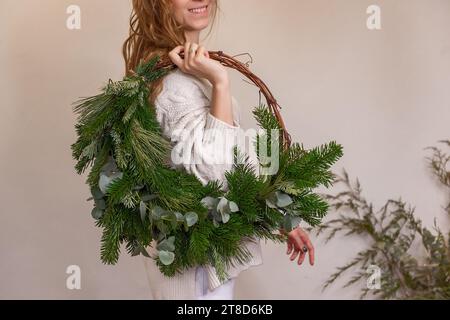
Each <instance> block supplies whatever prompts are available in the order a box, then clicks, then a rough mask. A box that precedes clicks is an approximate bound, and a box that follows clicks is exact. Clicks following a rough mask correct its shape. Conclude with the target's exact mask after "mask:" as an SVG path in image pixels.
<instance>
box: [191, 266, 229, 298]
mask: <svg viewBox="0 0 450 320" xmlns="http://www.w3.org/2000/svg"><path fill="white" fill-rule="evenodd" d="M234 284H235V278H231V279H229V280H227V281H226V282H225V283H223V284H222V285H221V286H219V287H217V288H215V289H214V290H212V291H211V290H209V287H208V275H207V273H206V270H205V269H204V268H203V267H201V266H200V267H197V269H196V270H195V291H196V296H197V300H233V295H234Z"/></svg>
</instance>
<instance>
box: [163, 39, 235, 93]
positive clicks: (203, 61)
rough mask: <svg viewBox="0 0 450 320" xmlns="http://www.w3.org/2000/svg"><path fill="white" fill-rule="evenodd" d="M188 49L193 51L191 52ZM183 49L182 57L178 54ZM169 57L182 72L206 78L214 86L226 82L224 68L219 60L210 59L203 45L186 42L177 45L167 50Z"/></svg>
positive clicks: (226, 74) (226, 77)
mask: <svg viewBox="0 0 450 320" xmlns="http://www.w3.org/2000/svg"><path fill="white" fill-rule="evenodd" d="M190 50H193V51H194V52H193V53H192V52H190ZM183 51H184V59H182V58H181V57H180V55H179V54H180V53H181V52H183ZM169 58H170V60H172V62H173V63H174V64H176V65H177V66H178V68H180V69H181V71H183V72H184V73H188V74H192V75H194V76H196V77H198V78H206V79H208V80H209V81H210V82H211V84H212V85H214V86H216V85H220V84H222V83H227V82H228V72H227V70H226V68H225V67H224V66H223V65H222V64H221V63H220V62H218V61H216V60H213V59H211V58H210V57H209V53H208V51H207V50H206V48H205V47H204V46H201V45H200V46H199V45H198V44H196V43H191V42H186V43H185V45H184V46H178V47H176V48H175V49H173V50H172V51H171V52H169Z"/></svg>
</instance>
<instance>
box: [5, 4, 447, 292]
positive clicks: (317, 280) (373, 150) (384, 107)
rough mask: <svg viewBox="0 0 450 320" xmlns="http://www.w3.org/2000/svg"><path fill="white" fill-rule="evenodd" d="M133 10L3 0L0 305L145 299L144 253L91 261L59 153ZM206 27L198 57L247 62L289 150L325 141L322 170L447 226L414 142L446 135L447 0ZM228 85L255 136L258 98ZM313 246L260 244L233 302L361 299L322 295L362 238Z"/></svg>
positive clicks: (268, 12) (74, 178)
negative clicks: (73, 271) (79, 104)
mask: <svg viewBox="0 0 450 320" xmlns="http://www.w3.org/2000/svg"><path fill="white" fill-rule="evenodd" d="M71 4H76V5H79V6H80V7H81V10H82V29H81V30H76V31H71V30H68V29H67V28H66V19H67V14H66V8H67V7H68V6H69V5H71ZM372 4H376V5H379V6H380V7H381V10H382V11H381V13H382V29H381V30H378V31H371V30H368V28H367V27H366V19H367V17H368V15H367V13H366V9H367V7H368V6H369V5H372ZM130 8H131V7H130V2H129V1H126V0H89V1H88V0H77V1H75V0H74V1H66V0H39V1H35V0H0V55H1V56H0V63H1V65H0V70H1V73H0V92H1V94H0V97H1V103H0V108H1V116H0V133H1V134H0V152H1V157H0V197H1V215H0V298H4V299H12V298H19V299H22V298H31V299H48V298H56V299H80V298H88V299H118V298H124V299H150V298H151V296H150V292H149V288H148V283H147V281H146V275H145V272H144V267H143V263H142V261H141V258H134V259H133V258H130V257H128V256H127V255H126V254H123V255H122V256H121V259H120V262H119V264H118V265H117V266H114V267H112V266H104V265H102V264H101V262H100V261H99V241H100V236H101V233H100V230H99V229H97V228H96V227H95V226H94V221H93V220H92V218H91V217H90V210H91V203H90V202H87V201H85V200H86V199H87V198H88V197H89V191H88V188H87V186H86V185H85V176H78V175H76V173H75V171H74V169H73V165H74V161H73V160H72V158H71V151H70V144H71V143H73V142H74V141H75V137H76V136H75V131H74V124H75V115H74V114H73V113H72V109H71V103H72V102H74V101H75V100H76V99H77V98H79V97H81V96H90V95H93V94H96V93H97V92H98V89H99V88H100V87H101V86H102V85H103V84H104V83H105V82H106V80H107V79H109V78H112V79H116V80H118V79H120V78H121V77H122V75H123V60H122V56H121V45H122V43H123V41H124V39H125V37H126V35H127V33H128V18H129V14H130ZM215 30H216V31H215V32H214V33H213V35H212V37H210V39H209V40H208V41H207V42H206V45H207V47H208V49H210V50H224V51H225V52H227V53H229V54H232V55H235V54H240V53H246V52H248V53H251V55H252V57H253V60H254V61H253V64H251V67H250V68H251V70H252V71H253V72H255V73H256V74H257V75H259V76H260V77H261V78H262V79H263V80H264V81H265V82H266V83H267V85H268V86H269V87H270V89H271V90H272V92H273V93H274V95H275V96H276V98H277V99H278V101H279V103H280V105H281V106H283V110H282V112H283V116H284V118H285V120H286V125H287V128H288V129H289V131H290V133H291V134H292V137H293V140H294V141H298V142H303V143H304V145H305V147H308V148H309V147H313V146H316V145H320V144H322V143H326V142H329V141H331V140H336V141H337V142H339V143H341V144H342V145H343V146H344V152H345V155H344V157H343V158H342V160H341V161H339V163H338V164H337V165H336V166H334V167H333V171H334V172H336V173H341V169H342V168H345V169H346V170H347V171H348V172H349V174H350V176H351V177H352V178H353V179H354V178H356V177H358V178H359V179H360V181H361V184H362V187H363V194H364V196H365V197H366V198H367V199H368V200H369V201H372V202H373V203H374V205H375V208H379V207H380V206H381V205H383V204H384V202H385V200H387V199H388V198H398V197H402V199H404V200H405V201H407V202H408V203H411V205H412V206H415V208H416V211H415V212H416V214H417V216H419V217H420V218H422V219H423V220H424V222H425V224H426V225H427V226H430V225H432V223H433V219H434V218H435V217H436V218H437V219H438V222H439V223H440V224H441V225H443V226H447V225H448V218H447V217H446V216H445V214H444V211H443V210H442V206H443V205H445V204H446V203H447V201H448V197H446V195H445V193H444V190H442V189H439V187H438V186H439V184H438V183H437V182H436V180H435V179H433V178H432V175H431V173H430V171H429V170H428V168H427V167H426V161H425V156H427V155H428V154H429V153H428V152H427V151H425V150H424V148H425V147H427V146H430V145H437V144H436V143H437V141H438V140H440V139H448V138H450V137H449V133H450V130H449V125H448V119H449V118H450V89H449V88H450V82H449V80H450V33H449V30H450V1H448V0H396V1H392V0H391V1H387V0H385V1H383V0H378V1H377V0H372V1H366V0H334V1H330V0H280V1H269V0H245V1H241V0H226V1H222V13H221V17H220V22H219V25H218V26H216V29H215ZM242 60H243V61H246V60H248V58H247V57H245V56H244V57H242ZM232 75H233V77H232V79H233V80H232V81H233V83H232V85H233V95H234V96H235V97H236V98H237V100H238V101H239V104H240V106H241V116H242V119H243V126H244V127H251V126H253V125H254V122H253V119H252V116H251V110H252V107H253V106H255V105H256V104H257V102H258V92H257V90H256V89H255V88H254V87H252V86H251V85H249V84H247V83H246V82H243V81H242V77H240V76H239V75H237V74H235V73H232ZM318 191H325V190H318ZM335 191H336V189H331V190H328V191H327V192H329V193H334V192H335ZM332 215H333V213H332V212H331V213H330V217H331V216H332ZM313 240H314V243H315V245H316V252H317V263H316V265H315V266H314V267H310V266H309V265H308V264H304V265H303V266H302V267H298V266H297V265H296V264H295V262H290V261H289V259H288V256H286V254H285V251H286V248H285V246H278V245H273V244H271V243H267V244H264V246H263V254H264V264H263V265H262V266H259V267H257V268H253V269H250V270H248V271H245V272H244V273H242V274H241V276H240V277H239V280H238V282H237V285H236V297H237V298H254V299H282V298H286V299H353V298H357V297H358V296H359V292H358V288H357V287H356V288H347V289H342V288H341V286H340V284H342V283H343V282H342V281H341V282H339V283H338V284H337V285H335V286H333V287H331V288H330V289H328V290H326V291H324V292H321V286H322V284H323V283H324V281H325V280H326V279H327V277H328V276H329V275H330V274H331V273H332V272H333V271H334V270H335V268H336V267H337V266H340V265H342V264H343V263H345V262H347V261H349V260H350V259H351V258H352V257H353V255H354V254H355V253H356V252H357V250H358V248H361V247H363V246H364V242H363V240H361V239H359V238H354V239H343V238H338V239H336V240H334V241H333V242H332V243H329V244H327V245H325V244H324V242H323V239H316V238H314V237H313ZM69 265H78V266H80V267H81V272H82V289H81V290H68V289H67V288H66V278H67V276H68V275H67V274H66V268H67V266H69ZM349 276H351V273H350V274H349Z"/></svg>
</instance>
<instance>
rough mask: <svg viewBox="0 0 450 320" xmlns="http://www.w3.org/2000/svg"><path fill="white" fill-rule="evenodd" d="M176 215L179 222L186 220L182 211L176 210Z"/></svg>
mask: <svg viewBox="0 0 450 320" xmlns="http://www.w3.org/2000/svg"><path fill="white" fill-rule="evenodd" d="M175 216H176V217H177V221H178V222H183V221H184V216H183V214H182V213H181V212H175Z"/></svg>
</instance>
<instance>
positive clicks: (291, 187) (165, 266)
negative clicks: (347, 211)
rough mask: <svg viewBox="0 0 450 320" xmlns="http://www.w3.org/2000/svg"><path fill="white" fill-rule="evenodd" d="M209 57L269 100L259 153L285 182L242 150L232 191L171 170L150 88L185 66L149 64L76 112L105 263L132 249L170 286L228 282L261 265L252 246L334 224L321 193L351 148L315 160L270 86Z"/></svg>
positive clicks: (230, 179)
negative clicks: (203, 269)
mask: <svg viewBox="0 0 450 320" xmlns="http://www.w3.org/2000/svg"><path fill="white" fill-rule="evenodd" d="M180 55H181V56H182V57H183V56H184V53H183V52H182V53H181V54H180ZM209 55H210V58H212V59H214V60H217V61H219V62H220V63H221V64H222V65H224V66H226V67H230V68H233V69H235V70H237V71H239V72H241V73H242V74H244V75H246V76H247V77H248V78H249V79H250V80H251V81H253V83H254V84H255V85H256V86H257V87H258V88H259V89H260V92H262V93H263V94H264V96H265V97H266V100H267V104H268V106H266V105H264V104H260V105H259V106H257V107H255V108H254V110H253V115H254V117H255V119H256V121H257V123H258V125H259V126H260V127H261V129H263V130H262V133H261V134H258V135H257V137H256V141H255V142H256V143H255V144H254V145H255V148H256V154H257V155H258V163H257V165H259V166H260V167H262V166H267V163H266V161H265V160H267V159H268V158H269V157H268V156H267V155H268V154H269V153H267V152H258V151H261V150H262V151H269V152H270V154H271V155H272V154H275V156H277V158H276V160H277V161H278V162H277V170H276V172H274V173H272V174H270V175H269V174H265V175H258V174H257V173H256V170H255V167H254V165H253V164H252V163H250V161H248V160H249V157H248V156H247V155H245V154H242V153H241V152H240V150H239V148H237V146H235V148H234V160H235V161H234V165H233V168H232V169H231V170H230V171H227V172H226V173H225V178H226V181H227V185H228V188H227V189H228V190H226V191H225V190H223V188H222V183H221V182H219V181H209V182H208V183H207V185H203V184H202V183H201V182H200V181H199V180H198V178H197V177H196V176H195V175H193V174H190V173H188V172H186V171H185V170H178V169H173V168H171V167H170V166H169V165H168V164H167V162H166V161H165V160H166V159H167V157H168V156H170V154H171V151H172V150H171V144H170V141H168V140H167V138H166V137H165V136H164V135H163V134H162V129H161V127H160V125H159V123H158V121H157V117H156V112H155V106H154V105H153V104H152V103H151V101H150V99H149V97H150V95H151V86H150V84H151V83H152V82H154V81H156V80H158V79H160V78H162V77H163V76H165V75H166V74H167V73H168V72H169V71H171V70H173V69H176V68H177V66H176V65H174V64H173V63H172V62H171V61H170V59H169V57H167V56H164V57H162V58H161V57H160V56H154V57H153V58H151V59H149V60H148V61H145V62H141V63H140V64H139V66H138V67H137V68H136V70H135V72H133V73H130V75H129V76H126V77H124V79H123V80H121V81H116V82H113V81H112V80H110V81H109V82H108V83H107V85H106V86H105V87H103V89H102V91H101V92H100V93H99V94H97V95H96V96H92V97H88V98H82V99H81V100H79V101H77V102H76V103H75V106H74V112H76V113H78V114H79V117H78V123H77V124H76V126H75V128H76V132H77V136H78V137H77V141H76V142H75V143H73V144H72V145H71V150H72V156H73V158H74V159H76V160H77V163H76V165H75V170H76V172H77V173H78V174H82V173H83V172H84V171H85V170H86V169H87V168H88V167H91V170H90V172H89V175H88V177H87V180H86V183H87V184H88V185H89V187H90V191H91V195H92V197H90V198H89V199H88V200H93V202H94V207H93V209H92V211H91V215H92V217H93V218H94V219H95V220H96V225H97V226H98V227H100V228H102V229H103V235H102V238H101V250H100V251H101V260H102V262H103V263H105V264H116V263H117V261H118V259H119V256H120V251H121V245H122V244H125V245H126V250H127V252H128V253H129V254H130V255H132V256H137V255H144V256H146V257H148V258H152V259H154V260H155V262H156V264H157V265H158V266H159V270H160V271H161V272H162V273H163V274H164V275H166V276H169V277H170V276H175V275H176V274H177V273H181V272H183V271H184V270H186V269H188V268H191V267H194V266H199V265H212V266H213V267H214V268H215V270H216V272H217V275H218V277H219V279H221V280H224V279H226V278H228V274H227V272H226V271H227V268H228V267H230V266H234V265H236V264H243V263H246V262H248V261H250V259H251V258H252V254H251V252H250V251H249V250H248V248H247V247H246V246H245V243H246V241H247V240H252V239H254V238H259V239H262V240H266V241H267V240H272V241H274V242H278V243H280V242H281V243H286V242H287V241H288V236H287V234H278V233H277V232H276V231H278V230H280V229H283V230H285V231H287V232H289V231H291V230H293V229H294V228H296V227H297V226H298V224H299V223H300V221H304V222H306V223H307V224H309V225H311V226H317V225H319V224H320V223H321V220H322V218H323V217H324V216H325V215H326V214H327V212H328V208H329V206H328V203H327V202H326V201H325V200H324V199H322V198H321V197H320V196H319V195H318V194H316V193H314V192H313V190H314V189H316V188H318V187H320V186H321V185H324V186H325V187H329V186H331V185H332V184H333V177H334V176H333V174H332V172H331V171H330V170H329V168H330V167H331V166H332V165H333V164H334V163H335V162H336V161H337V160H338V159H339V158H341V157H342V155H343V152H342V149H343V148H342V146H341V145H339V144H337V143H336V142H334V141H332V142H330V143H328V144H324V145H322V146H320V147H316V148H313V149H310V150H306V149H304V147H303V144H299V143H293V144H292V143H291V137H290V135H289V133H288V132H287V130H286V127H285V124H284V122H283V119H282V117H281V113H280V110H279V109H280V107H279V105H278V103H277V100H276V99H275V98H274V97H273V95H272V93H271V92H270V90H269V88H268V87H267V86H266V85H265V84H264V82H262V81H261V80H260V79H259V78H258V77H256V76H255V75H254V74H253V73H252V72H251V71H250V70H249V69H248V68H247V66H246V65H244V64H243V63H241V62H240V61H238V60H236V59H234V58H232V57H230V56H229V55H227V54H225V53H223V52H222V51H218V52H214V51H213V52H209ZM273 131H275V133H276V134H274V135H272V134H269V132H273ZM267 141H269V143H267ZM279 146H281V147H279ZM268 147H269V148H268ZM274 147H275V148H274ZM264 149H265V150H264ZM273 150H276V151H275V152H273ZM262 154H264V156H262ZM269 160H270V158H269ZM154 241H155V245H156V249H157V254H156V256H150V255H149V254H148V252H147V250H146V248H147V247H148V246H151V245H153V242H154Z"/></svg>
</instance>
